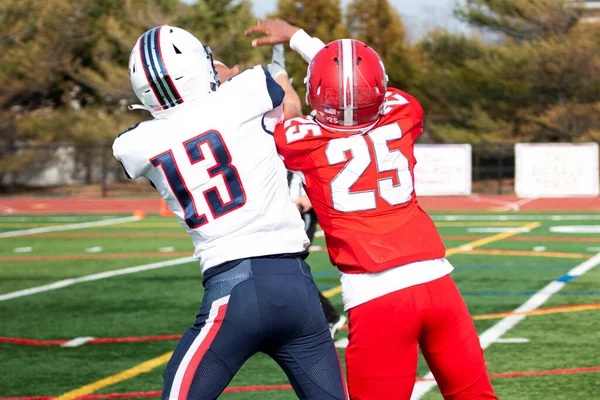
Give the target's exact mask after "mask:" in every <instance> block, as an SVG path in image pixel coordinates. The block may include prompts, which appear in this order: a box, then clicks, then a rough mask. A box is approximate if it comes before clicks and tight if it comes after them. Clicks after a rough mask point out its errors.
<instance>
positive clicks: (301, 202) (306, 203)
mask: <svg viewBox="0 0 600 400" xmlns="http://www.w3.org/2000/svg"><path fill="white" fill-rule="evenodd" d="M296 207H298V210H300V212H301V213H305V212H309V211H310V210H311V209H312V204H310V200H309V199H308V196H306V195H304V196H300V197H298V198H297V199H296Z"/></svg>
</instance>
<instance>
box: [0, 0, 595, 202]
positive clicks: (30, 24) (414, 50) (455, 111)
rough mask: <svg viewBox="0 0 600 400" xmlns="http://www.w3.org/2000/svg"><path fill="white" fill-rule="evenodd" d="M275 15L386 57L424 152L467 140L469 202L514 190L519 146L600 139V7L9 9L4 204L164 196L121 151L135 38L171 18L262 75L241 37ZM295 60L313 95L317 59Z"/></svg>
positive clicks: (40, 2) (519, 1) (314, 1)
mask: <svg viewBox="0 0 600 400" xmlns="http://www.w3.org/2000/svg"><path fill="white" fill-rule="evenodd" d="M267 16H279V17H281V18H284V19H287V20H288V21H290V22H291V23H292V24H296V25H298V26H300V27H303V28H304V29H305V30H306V31H307V32H308V33H309V34H311V35H316V36H319V37H320V38H321V39H322V40H324V41H325V42H327V41H330V40H332V39H334V38H340V37H353V38H357V39H360V40H362V41H364V42H365V43H368V44H369V45H371V46H372V47H373V48H375V49H376V50H377V51H378V53H379V54H380V55H381V56H382V58H383V60H384V62H385V65H386V68H387V71H388V74H389V77H390V85H391V86H394V87H398V88H401V89H403V90H405V91H407V92H409V93H411V94H413V95H414V96H416V97H417V98H418V99H419V100H420V101H421V102H422V104H423V106H424V108H425V111H426V133H425V134H424V135H423V137H422V138H421V139H420V141H419V143H423V144H425V143H428V144H469V145H470V147H469V148H468V152H465V153H464V154H463V156H462V159H461V160H462V161H461V164H460V165H456V166H455V167H456V168H461V171H463V169H466V174H463V175H465V176H466V175H470V177H469V179H468V180H469V182H468V186H470V188H469V190H468V192H469V193H466V192H465V193H462V194H470V193H471V191H472V192H475V193H493V194H512V193H514V192H515V175H516V171H515V164H516V160H515V146H514V145H515V143H519V142H521V143H523V142H527V143H573V142H588V143H590V142H591V143H594V142H598V141H599V140H600V1H572V0H536V1H527V0H503V1H494V0H471V1H453V0H344V1H339V0H278V1H276V0H253V1H248V0H241V1H234V0H199V1H195V0H185V1H181V2H180V1H178V0H147V1H146V0H122V1H119V0H4V1H2V2H1V4H0V21H1V24H2V34H1V41H0V46H1V48H2V51H1V52H0V157H1V161H0V195H4V196H15V195H34V196H42V195H43V196H81V197H100V196H102V197H115V196H132V195H134V196H139V195H143V196H145V195H152V194H153V190H152V188H151V187H149V185H146V184H135V183H133V184H132V183H130V182H126V179H125V177H124V176H123V174H122V170H121V168H120V166H119V165H118V163H117V162H116V161H115V160H114V159H113V157H112V150H111V144H112V141H113V139H114V138H115V137H116V135H117V134H118V133H119V132H121V131H123V130H125V129H126V128H127V127H129V126H131V125H133V124H135V123H137V122H139V121H140V120H144V119H148V118H149V117H150V116H149V114H147V113H145V112H143V111H134V112H132V111H128V110H127V105H129V104H132V103H135V102H137V100H136V99H135V96H134V94H133V92H132V90H131V88H130V86H129V79H128V75H127V61H128V57H129V53H130V51H131V48H132V47H133V45H134V44H135V41H136V39H137V38H138V37H139V36H140V34H141V33H143V32H144V31H145V30H147V29H149V28H152V27H154V26H156V25H159V24H164V23H168V24H173V25H177V26H180V27H183V28H185V29H187V30H190V31H191V32H193V33H194V34H196V35H197V36H198V37H199V38H200V40H202V41H203V42H205V43H208V44H209V45H210V46H211V47H212V49H213V51H214V53H215V55H216V58H218V59H219V60H221V61H223V62H225V63H226V64H229V65H231V64H235V63H239V64H241V65H242V66H244V67H249V66H252V65H255V64H258V63H263V64H264V63H266V62H267V61H268V59H269V55H270V54H269V53H270V49H268V48H263V49H253V48H252V47H251V46H250V41H249V40H248V39H247V38H245V37H244V36H243V29H244V28H245V27H247V26H249V25H252V24H253V23H255V21H256V19H257V18H265V17H267ZM287 60H288V70H289V73H290V75H291V76H292V77H293V78H294V81H295V82H296V88H297V90H298V91H299V92H300V96H301V98H304V88H303V85H302V84H301V83H302V81H303V78H304V75H305V72H306V65H305V63H304V62H303V61H302V60H301V59H300V58H299V57H298V56H297V55H296V54H293V53H292V52H288V53H287ZM590 154H591V157H592V161H591V162H592V164H593V163H594V161H593V157H594V154H593V152H592V153H590ZM596 154H597V150H596ZM546 156H547V155H546ZM432 157H433V158H435V157H434V156H432ZM596 158H597V155H596ZM586 163H587V161H586ZM595 163H596V164H597V159H596V161H595ZM422 167H423V168H424V167H425V166H424V165H423V166H422ZM582 167H584V166H582ZM428 169H429V170H432V169H435V166H434V165H430V168H428ZM596 170H597V167H596ZM571 173H572V174H577V172H571ZM461 174H462V172H461ZM471 179H472V185H471ZM139 183H144V182H139ZM417 188H418V185H417ZM426 191H427V190H425V192H426ZM441 194H444V193H441ZM449 194H452V193H449ZM592 194H593V193H592Z"/></svg>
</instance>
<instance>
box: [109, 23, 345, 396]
mask: <svg viewBox="0 0 600 400" xmlns="http://www.w3.org/2000/svg"><path fill="white" fill-rule="evenodd" d="M129 73H130V78H131V84H132V86H133V89H134V91H135V93H136V95H137V97H138V98H139V99H140V101H141V102H142V106H137V108H144V109H146V110H148V111H150V113H152V116H153V117H154V119H152V120H150V121H146V122H142V123H141V124H138V125H136V126H134V127H132V128H130V129H128V130H127V131H125V132H123V133H121V134H120V135H119V136H118V138H117V139H116V140H115V143H114V145H113V151H114V155H115V157H116V158H117V159H118V160H119V161H120V162H121V163H122V165H123V168H124V169H125V172H126V174H127V175H128V176H129V177H130V178H137V177H140V176H144V177H146V178H148V179H149V180H150V182H151V183H152V184H153V186H154V187H156V189H157V190H158V192H159V193H160V194H161V195H162V196H163V197H164V199H165V200H166V201H167V202H168V204H169V206H170V207H171V209H172V210H173V213H174V214H175V217H176V218H177V219H178V220H179V222H180V223H181V224H182V225H183V227H184V228H185V229H186V230H187V232H188V233H189V234H190V236H191V237H192V241H193V243H194V247H195V252H194V257H196V258H197V259H199V260H200V266H201V268H202V273H203V284H204V287H205V290H204V297H203V300H202V306H201V309H200V312H199V314H198V315H197V318H196V323H195V324H194V326H192V327H190V328H189V329H188V330H187V331H186V332H185V333H184V335H183V337H182V338H181V340H180V342H179V343H178V345H177V348H176V349H175V352H174V354H173V356H172V357H171V360H170V361H169V363H168V365H167V369H166V371H165V374H164V378H165V382H164V388H163V394H162V397H163V399H214V398H216V397H217V396H218V395H219V394H220V393H221V392H222V391H223V389H224V388H225V387H226V386H227V384H228V383H229V382H230V380H231V379H232V378H233V375H234V374H235V373H236V372H237V371H238V369H239V368H240V367H241V366H242V364H243V363H244V362H245V361H246V360H247V359H248V358H249V357H251V356H252V355H253V354H255V353H256V352H258V351H261V352H264V353H266V354H268V355H269V356H271V357H272V358H273V359H274V360H275V361H276V362H277V363H278V364H279V365H280V366H281V367H282V368H283V370H284V371H285V372H286V374H287V376H288V378H289V380H290V382H291V384H292V386H293V388H294V390H295V392H296V394H297V396H298V397H299V398H302V399H344V398H346V397H347V395H346V393H345V386H344V383H343V377H342V373H341V369H340V365H339V359H338V355H337V352H336V350H335V347H334V344H333V342H332V340H331V336H330V335H329V330H328V326H327V322H326V320H325V317H324V315H323V311H322V309H321V305H320V303H319V296H318V291H317V287H316V285H315V283H314V282H313V279H312V276H311V273H310V269H309V267H308V265H307V264H306V263H305V262H304V261H303V260H304V258H305V257H306V248H307V246H308V239H307V237H306V234H305V233H304V227H303V223H302V220H301V219H300V218H299V216H298V211H297V210H296V207H295V206H294V204H293V203H292V202H291V200H290V198H289V195H288V189H287V177H286V170H285V167H284V165H283V162H282V161H281V159H280V158H279V157H278V155H277V151H276V149H275V143H274V141H273V137H272V131H273V129H274V126H275V124H276V123H277V122H279V121H281V120H282V118H283V106H284V103H286V101H291V102H292V103H290V104H289V105H290V106H292V107H297V108H298V109H299V100H297V96H293V95H292V96H289V97H287V98H286V99H287V100H285V101H284V96H285V91H284V89H283V88H282V87H281V86H280V85H279V84H278V83H276V81H275V80H274V79H273V78H272V77H271V75H270V74H269V73H268V72H267V71H266V70H265V69H264V68H262V67H260V66H257V67H254V68H251V69H249V70H247V71H245V72H242V73H241V74H239V75H237V76H235V77H233V78H231V79H230V80H229V81H227V82H226V83H224V84H223V85H221V86H220V82H219V77H218V75H217V72H216V70H215V66H214V64H213V60H212V54H211V52H210V49H209V48H208V46H206V45H203V44H202V43H201V42H200V41H199V40H198V39H197V38H195V37H194V36H193V35H191V34H190V33H188V32H186V31H185V30H183V29H180V28H176V27H171V26H167V25H163V26H159V27H156V28H154V29H151V30H149V31H148V32H146V33H144V34H143V35H142V36H141V37H140V38H139V39H138V41H137V43H136V45H135V47H134V48H133V51H132V53H131V57H130V61H129ZM280 80H281V82H282V83H283V84H284V85H285V83H286V82H287V76H284V75H283V74H282V76H281V79H280ZM287 87H288V88H291V86H290V85H289V84H287ZM292 90H293V89H292ZM289 99H291V100H289ZM294 102H296V103H297V104H294Z"/></svg>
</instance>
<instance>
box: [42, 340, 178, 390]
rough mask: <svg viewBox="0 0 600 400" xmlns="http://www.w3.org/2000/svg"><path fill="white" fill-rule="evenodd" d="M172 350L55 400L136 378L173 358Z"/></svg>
mask: <svg viewBox="0 0 600 400" xmlns="http://www.w3.org/2000/svg"><path fill="white" fill-rule="evenodd" d="M171 354H173V352H172V351H170V352H168V353H166V354H163V355H162V356H159V357H156V358H153V359H151V360H148V361H144V362H143V363H141V364H138V365H136V366H135V367H133V368H130V369H127V370H125V371H123V372H119V373H118V374H116V375H112V376H109V377H107V378H104V379H101V380H99V381H97V382H94V383H90V384H89V385H85V386H82V387H80V388H79V389H75V390H72V391H70V392H67V393H65V394H62V395H60V396H58V397H55V398H54V399H53V400H72V399H75V398H77V397H79V396H86V395H88V394H92V393H94V392H96V391H98V390H100V389H103V388H105V387H107V386H112V385H114V384H117V383H119V382H122V381H126V380H127V379H131V378H134V377H136V376H138V375H141V374H143V373H145V372H150V371H152V370H153V369H154V368H156V367H160V366H161V365H163V364H166V363H167V362H168V361H169V359H170V358H171Z"/></svg>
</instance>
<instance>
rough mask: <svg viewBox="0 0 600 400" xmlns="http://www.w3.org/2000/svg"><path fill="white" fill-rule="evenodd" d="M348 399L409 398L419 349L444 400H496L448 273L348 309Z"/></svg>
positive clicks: (470, 322) (466, 313) (465, 311)
mask: <svg viewBox="0 0 600 400" xmlns="http://www.w3.org/2000/svg"><path fill="white" fill-rule="evenodd" d="M349 319H350V334H349V337H348V338H349V341H350V342H349V345H348V348H347V349H346V365H347V370H348V385H349V389H350V398H351V399H353V400H371V399H372V400H395V399H406V400H408V399H410V396H411V393H412V390H413V386H414V384H415V380H416V374H417V363H418V357H419V353H418V349H419V346H420V347H421V350H422V352H423V355H424V356H425V360H427V365H428V366H429V368H430V369H431V371H432V372H433V375H434V376H435V379H436V381H437V383H438V385H439V387H440V390H441V392H442V395H443V396H444V398H445V399H446V400H459V399H460V400H462V399H497V397H496V396H495V395H494V390H493V389H492V384H491V382H490V379H489V377H488V375H487V367H486V365H485V360H484V358H483V350H482V349H481V345H480V343H479V338H478V336H477V331H476V330H475V325H473V320H472V319H471V316H470V315H469V310H468V309H467V306H466V304H465V302H464V300H463V299H462V296H461V295H460V292H459V291H458V288H457V287H456V285H455V284H454V281H453V280H452V278H451V277H450V275H446V276H444V277H442V278H439V279H436V280H434V281H431V282H427V283H424V284H421V285H416V286H412V287H408V288H406V289H402V290H398V291H395V292H392V293H389V294H387V295H385V296H382V297H379V298H376V299H373V300H370V301H368V302H366V303H363V304H361V305H359V306H356V307H354V308H351V309H350V312H349Z"/></svg>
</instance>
